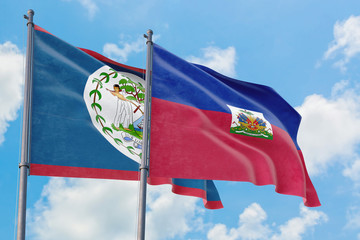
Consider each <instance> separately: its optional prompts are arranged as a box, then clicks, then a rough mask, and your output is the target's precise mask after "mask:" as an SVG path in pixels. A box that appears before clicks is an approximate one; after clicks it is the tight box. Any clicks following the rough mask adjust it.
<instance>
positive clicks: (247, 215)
mask: <svg viewBox="0 0 360 240" xmlns="http://www.w3.org/2000/svg"><path fill="white" fill-rule="evenodd" d="M239 219H240V221H239V226H238V227H237V228H231V229H230V230H228V229H227V227H226V226H225V225H224V224H216V225H215V226H214V227H213V228H212V229H210V231H209V232H208V235H207V237H208V239H209V240H215V239H216V240H268V239H271V240H282V239H284V240H288V239H291V240H301V239H302V236H303V235H305V234H306V232H307V231H309V230H312V229H313V227H314V226H315V225H318V224H320V223H322V222H326V221H327V220H328V218H327V216H326V214H325V213H323V212H321V211H316V210H310V209H308V208H306V207H304V206H300V216H299V217H295V218H292V219H290V220H289V221H287V222H286V223H285V224H284V225H280V226H279V227H278V229H273V230H271V229H270V227H269V225H267V224H265V223H264V222H265V220H266V219H267V215H266V212H265V211H264V210H263V209H262V208H261V206H260V205H259V204H257V203H253V204H251V205H250V206H249V207H247V208H246V209H245V210H244V212H243V213H242V214H240V216H239ZM273 226H276V225H275V224H273Z"/></svg>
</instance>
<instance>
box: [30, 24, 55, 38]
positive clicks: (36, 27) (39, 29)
mask: <svg viewBox="0 0 360 240" xmlns="http://www.w3.org/2000/svg"><path fill="white" fill-rule="evenodd" d="M34 29H35V30H37V31H40V32H44V33H47V34H50V35H53V34H52V33H50V32H48V31H46V30H45V29H43V28H42V27H39V26H38V25H35V26H34ZM53 36H55V35H53Z"/></svg>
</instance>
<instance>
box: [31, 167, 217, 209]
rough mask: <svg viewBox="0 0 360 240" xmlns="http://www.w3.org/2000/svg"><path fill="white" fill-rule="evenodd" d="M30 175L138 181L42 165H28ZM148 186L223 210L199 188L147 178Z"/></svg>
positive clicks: (133, 175)
mask: <svg viewBox="0 0 360 240" xmlns="http://www.w3.org/2000/svg"><path fill="white" fill-rule="evenodd" d="M30 171H31V175H39V176H50V177H72V178H84V177H85V178H98V179H117V180H139V179H140V176H139V172H134V171H121V170H110V169H98V168H84V167H82V168H80V167H68V166H56V165H44V164H30ZM147 182H148V184H150V185H163V184H171V185H172V189H171V191H172V192H173V193H176V194H180V195H185V196H194V197H199V198H202V199H203V202H204V206H205V208H207V209H220V208H223V205H222V203H221V201H207V200H206V199H207V197H206V191H204V190H202V189H199V188H190V187H183V186H179V185H175V184H172V181H171V178H148V181H147Z"/></svg>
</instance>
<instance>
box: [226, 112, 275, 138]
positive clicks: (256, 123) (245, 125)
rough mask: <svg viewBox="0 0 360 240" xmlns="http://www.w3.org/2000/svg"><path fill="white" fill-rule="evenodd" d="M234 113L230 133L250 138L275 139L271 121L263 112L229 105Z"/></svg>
mask: <svg viewBox="0 0 360 240" xmlns="http://www.w3.org/2000/svg"><path fill="white" fill-rule="evenodd" d="M227 106H228V107H229V108H230V110H231V113H232V120H231V127H230V132H231V133H235V134H240V135H245V136H250V137H257V138H264V139H273V131H272V127H271V124H270V122H269V121H267V120H266V119H265V117H264V114H263V113H261V112H256V111H252V110H247V109H243V108H238V107H233V106H230V105H227Z"/></svg>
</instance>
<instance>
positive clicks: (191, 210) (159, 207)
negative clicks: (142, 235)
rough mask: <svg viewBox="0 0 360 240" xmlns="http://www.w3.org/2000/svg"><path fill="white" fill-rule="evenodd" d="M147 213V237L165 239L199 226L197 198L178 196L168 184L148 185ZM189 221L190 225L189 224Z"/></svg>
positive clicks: (200, 223) (200, 220) (200, 221)
mask: <svg viewBox="0 0 360 240" xmlns="http://www.w3.org/2000/svg"><path fill="white" fill-rule="evenodd" d="M148 196H149V197H148V201H147V202H148V213H147V220H146V221H147V229H151V231H148V233H147V236H146V238H147V239H154V240H157V239H167V238H174V237H176V236H177V237H181V236H184V235H185V234H186V233H188V232H189V231H190V230H194V229H196V228H201V225H202V219H201V218H199V217H196V216H197V215H201V214H200V213H201V212H200V211H201V210H200V209H198V208H197V207H196V202H197V201H198V199H197V198H194V197H188V196H178V195H175V194H174V193H172V192H171V189H170V186H163V187H159V186H149V195H148ZM190 223H191V225H190Z"/></svg>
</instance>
